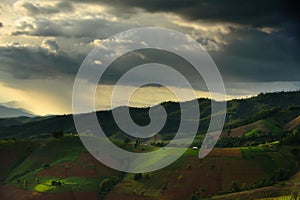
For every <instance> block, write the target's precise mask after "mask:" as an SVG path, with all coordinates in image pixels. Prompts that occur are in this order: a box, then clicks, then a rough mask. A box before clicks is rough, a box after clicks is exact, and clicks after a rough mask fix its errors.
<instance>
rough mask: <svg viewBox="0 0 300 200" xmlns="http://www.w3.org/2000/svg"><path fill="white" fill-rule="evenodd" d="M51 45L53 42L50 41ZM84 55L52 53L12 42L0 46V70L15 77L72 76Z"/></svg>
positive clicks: (46, 49)
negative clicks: (11, 43)
mask: <svg viewBox="0 0 300 200" xmlns="http://www.w3.org/2000/svg"><path fill="white" fill-rule="evenodd" d="M50 45H52V46H51V47H53V48H56V47H55V46H53V45H54V44H53V43H51V44H50ZM83 58H84V56H82V55H75V56H70V55H68V54H66V53H64V52H59V53H53V52H51V51H49V49H48V48H42V47H39V48H33V47H24V46H19V44H17V43H14V44H13V45H9V46H1V47H0V60H1V66H0V71H2V72H6V73H9V74H11V75H12V76H13V77H14V78H17V79H32V78H53V77H64V76H74V75H75V73H76V72H77V70H78V68H79V66H80V64H81V62H82V60H83Z"/></svg>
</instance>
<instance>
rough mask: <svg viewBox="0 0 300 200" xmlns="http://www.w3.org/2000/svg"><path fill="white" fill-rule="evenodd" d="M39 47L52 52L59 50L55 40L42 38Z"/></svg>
mask: <svg viewBox="0 0 300 200" xmlns="http://www.w3.org/2000/svg"><path fill="white" fill-rule="evenodd" d="M41 47H42V48H45V49H48V50H49V51H50V52H54V53H55V52H57V51H58V50H59V46H58V44H57V43H56V41H55V40H43V42H42V45H41Z"/></svg>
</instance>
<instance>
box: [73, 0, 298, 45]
mask: <svg viewBox="0 0 300 200" xmlns="http://www.w3.org/2000/svg"><path fill="white" fill-rule="evenodd" d="M73 1H78V2H79V0H73ZM86 2H90V3H102V4H107V5H110V6H111V7H112V10H113V11H114V14H119V15H124V14H126V13H127V14H134V13H137V12H139V10H138V9H143V10H145V11H147V12H169V13H174V14H176V15H180V16H182V17H183V18H185V19H187V20H201V21H206V22H219V23H220V22H229V23H234V24H241V25H249V26H252V27H266V26H267V27H276V28H283V29H286V31H287V33H288V34H289V35H291V36H293V37H299V36H298V35H300V34H299V33H300V28H299V26H298V24H299V20H300V15H299V9H300V8H299V4H298V3H297V1H295V0H264V1H262V0H252V1H243V0H232V1H224V0H184V1H182V0H164V1H161V0H151V1H149V0H114V1H111V0H102V1H96V0H88V1H86ZM137 8H138V9H137ZM298 39H299V38H298Z"/></svg>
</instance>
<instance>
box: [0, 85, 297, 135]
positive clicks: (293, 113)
mask: <svg viewBox="0 0 300 200" xmlns="http://www.w3.org/2000/svg"><path fill="white" fill-rule="evenodd" d="M198 102H199V109H200V112H201V121H200V123H199V129H198V134H205V133H206V130H207V127H208V124H209V121H210V103H211V100H209V99H198ZM299 102H300V92H299V91H296V92H277V93H266V94H260V95H258V96H256V97H252V98H249V99H235V100H231V101H228V102H227V116H226V123H225V126H224V130H225V131H229V130H234V131H233V132H235V128H237V127H241V126H244V125H247V124H251V123H254V122H256V121H259V120H263V119H268V124H270V123H273V124H274V126H279V127H280V128H282V126H283V125H285V124H286V123H288V122H289V121H291V120H293V119H294V118H296V117H297V116H299V115H300V105H299ZM187 103H188V102H187ZM161 105H162V106H163V107H164V108H165V109H166V111H167V114H168V117H167V121H166V124H165V126H164V127H163V129H162V130H161V131H160V133H159V134H160V135H162V136H166V137H167V138H165V139H171V138H172V137H173V136H174V133H176V131H177V129H178V126H179V123H178V122H179V121H180V117H181V115H180V105H179V103H174V102H165V103H162V104H161ZM116 109H122V108H116ZM191 109H198V108H191ZM148 111H149V108H130V114H131V116H132V118H133V120H134V121H135V122H136V123H137V124H139V125H147V124H148V123H149V122H150V119H149V115H148ZM96 114H97V117H98V120H99V122H100V124H101V126H102V127H103V129H104V131H105V132H107V133H108V136H109V137H110V136H112V135H114V134H118V135H119V137H120V136H122V135H123V136H124V137H127V135H126V134H124V133H123V131H122V130H121V129H119V128H118V126H117V125H116V124H115V121H114V119H113V116H112V112H111V111H98V112H97V113H96ZM103 119H105V120H103ZM13 120H17V121H19V120H18V119H13ZM186 120H189V119H186ZM190 120H193V119H190ZM8 124H9V123H7V125H8ZM10 124H11V125H9V126H6V127H3V126H2V127H1V121H0V138H5V137H8V138H24V137H39V135H41V134H42V135H45V134H46V135H47V134H48V135H49V133H51V132H52V131H54V130H63V131H64V132H65V133H76V129H75V126H74V122H73V118H72V115H61V116H51V117H46V118H40V119H39V120H33V121H30V120H29V121H27V122H25V121H22V123H19V122H18V123H10ZM106 130H107V131H106Z"/></svg>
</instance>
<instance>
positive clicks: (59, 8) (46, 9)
mask: <svg viewBox="0 0 300 200" xmlns="http://www.w3.org/2000/svg"><path fill="white" fill-rule="evenodd" d="M23 8H25V9H26V11H27V12H28V13H29V14H30V15H33V16H34V15H38V14H55V13H60V12H71V11H73V10H74V7H73V5H72V3H70V2H67V1H62V2H59V3H57V4H56V5H54V6H38V5H36V4H33V3H30V2H26V3H24V4H23Z"/></svg>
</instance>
